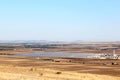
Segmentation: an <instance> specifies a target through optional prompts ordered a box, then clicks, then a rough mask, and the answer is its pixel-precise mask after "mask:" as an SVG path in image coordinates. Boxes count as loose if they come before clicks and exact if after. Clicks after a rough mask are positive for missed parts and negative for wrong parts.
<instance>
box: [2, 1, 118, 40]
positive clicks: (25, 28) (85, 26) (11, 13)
mask: <svg viewBox="0 0 120 80" xmlns="http://www.w3.org/2000/svg"><path fill="white" fill-rule="evenodd" d="M0 40H57V41H62V40H63V41H75V40H83V41H120V0H0Z"/></svg>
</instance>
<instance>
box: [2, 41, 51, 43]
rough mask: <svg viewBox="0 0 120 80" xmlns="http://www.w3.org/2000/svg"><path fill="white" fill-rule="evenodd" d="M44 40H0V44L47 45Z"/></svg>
mask: <svg viewBox="0 0 120 80" xmlns="http://www.w3.org/2000/svg"><path fill="white" fill-rule="evenodd" d="M47 42H51V41H46V40H0V43H47Z"/></svg>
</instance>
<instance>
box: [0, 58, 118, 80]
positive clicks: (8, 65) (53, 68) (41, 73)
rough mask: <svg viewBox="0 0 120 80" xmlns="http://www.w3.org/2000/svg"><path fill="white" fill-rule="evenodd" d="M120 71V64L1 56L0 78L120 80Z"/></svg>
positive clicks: (12, 79) (23, 79)
mask: <svg viewBox="0 0 120 80" xmlns="http://www.w3.org/2000/svg"><path fill="white" fill-rule="evenodd" d="M118 62H119V61H118ZM119 73H120V68H119V65H107V66H103V65H92V64H89V65H87V64H80V63H69V62H51V61H39V60H34V59H31V58H20V57H19V58H15V57H12V58H10V57H1V58H0V80H120V75H119Z"/></svg>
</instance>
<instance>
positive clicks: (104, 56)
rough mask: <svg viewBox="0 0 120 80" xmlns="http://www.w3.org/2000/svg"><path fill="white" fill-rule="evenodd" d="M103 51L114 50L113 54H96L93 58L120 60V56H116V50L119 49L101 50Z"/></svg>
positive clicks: (105, 48)
mask: <svg viewBox="0 0 120 80" xmlns="http://www.w3.org/2000/svg"><path fill="white" fill-rule="evenodd" d="M100 49H101V50H108V49H110V50H113V53H103V54H102V53H101V54H96V55H95V56H93V58H96V59H120V55H117V54H116V49H117V47H104V48H100Z"/></svg>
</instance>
